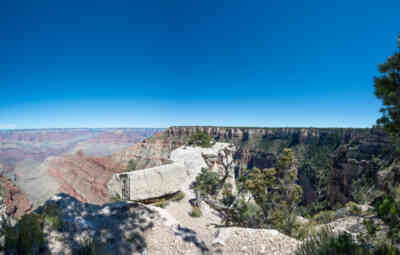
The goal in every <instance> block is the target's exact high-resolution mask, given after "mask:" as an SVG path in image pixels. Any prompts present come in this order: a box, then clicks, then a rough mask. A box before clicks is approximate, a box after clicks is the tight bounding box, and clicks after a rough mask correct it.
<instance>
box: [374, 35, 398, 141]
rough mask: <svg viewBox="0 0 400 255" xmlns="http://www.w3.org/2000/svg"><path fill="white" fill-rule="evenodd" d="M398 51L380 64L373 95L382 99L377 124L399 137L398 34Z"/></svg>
mask: <svg viewBox="0 0 400 255" xmlns="http://www.w3.org/2000/svg"><path fill="white" fill-rule="evenodd" d="M398 49H399V50H398V51H397V52H395V53H394V54H393V55H392V56H390V57H388V59H387V60H386V61H385V62H384V63H383V64H381V65H379V72H380V73H381V74H382V75H381V76H380V77H375V78H374V87H375V95H376V97H377V98H379V99H381V100H382V104H383V107H382V108H381V110H380V111H381V113H382V115H383V116H382V117H381V118H379V119H378V120H377V124H378V125H379V126H381V127H383V128H385V130H386V131H388V132H389V133H390V134H391V135H393V136H396V137H400V36H399V37H398Z"/></svg>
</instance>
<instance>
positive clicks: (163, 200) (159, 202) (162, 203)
mask: <svg viewBox="0 0 400 255" xmlns="http://www.w3.org/2000/svg"><path fill="white" fill-rule="evenodd" d="M153 205H154V206H157V207H160V208H165V207H167V205H168V202H167V201H165V199H161V200H160V201H158V202H156V203H154V204H153Z"/></svg>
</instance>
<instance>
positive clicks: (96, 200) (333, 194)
mask: <svg viewBox="0 0 400 255" xmlns="http://www.w3.org/2000/svg"><path fill="white" fill-rule="evenodd" d="M196 132H205V133H207V134H208V135H210V136H211V137H212V138H213V139H214V140H215V141H217V142H227V143H231V144H233V145H234V146H235V151H234V152H233V154H232V157H233V166H232V167H233V172H234V175H235V177H236V178H238V177H240V176H243V175H246V174H247V172H248V171H249V170H250V169H252V168H253V167H257V168H260V169H264V168H271V167H276V165H277V162H278V159H279V154H280V152H281V151H282V150H283V148H286V147H288V148H291V149H292V150H293V151H294V152H295V156H296V158H297V165H298V169H299V183H300V184H301V186H302V188H303V190H304V197H303V202H304V203H305V204H307V203H310V202H315V201H326V200H328V201H330V203H331V204H334V203H337V202H340V203H346V202H347V201H349V200H351V199H352V198H353V197H352V188H351V186H352V182H353V179H355V178H358V177H360V176H364V177H365V178H369V177H368V176H370V177H371V171H372V172H373V171H376V169H377V166H374V165H373V164H374V163H373V162H372V161H373V158H377V157H378V158H382V160H383V161H384V162H386V164H389V163H390V162H391V159H389V158H387V157H386V158H384V157H383V155H391V151H393V148H392V147H391V141H390V139H389V137H388V136H387V135H385V134H384V133H383V132H382V131H380V130H376V129H350V128H349V129H338V128H336V129H335V128H246V127H243V128H241V127H203V126H191V127H170V128H168V129H166V130H162V129H109V130H107V129H99V130H98V129H76V130H75V129H73V130H40V131H32V130H28V131H7V132H5V131H2V132H0V138H1V143H0V144H1V146H0V163H1V165H2V176H3V178H5V179H7V181H8V182H10V183H14V184H15V187H16V188H17V189H18V190H19V192H20V193H21V194H24V196H25V198H26V199H27V200H28V201H30V202H31V203H32V207H37V206H39V205H40V204H42V203H43V202H44V201H46V200H47V199H49V198H50V197H51V196H52V195H54V194H55V193H57V192H64V193H67V194H70V195H71V196H74V197H76V198H78V199H79V200H81V201H82V202H89V203H93V204H103V203H105V202H107V201H110V199H111V195H110V192H109V190H108V188H107V183H108V182H109V180H110V179H111V178H112V176H113V175H115V174H117V173H121V172H124V171H126V169H127V167H128V162H129V161H133V162H135V164H136V169H145V168H152V167H159V166H163V165H167V164H171V163H172V161H171V152H172V151H174V150H176V149H177V148H179V147H181V146H183V145H185V144H186V143H187V141H188V139H189V138H190V136H192V135H193V134H195V133H196ZM384 152H386V153H384ZM349 162H352V163H349ZM368 169H369V173H370V174H369V175H368V174H365V173H366V172H368V171H367V170H368ZM371 169H372V170H371ZM373 169H375V170H373ZM364 170H365V171H364ZM327 176H334V180H335V181H334V182H333V181H330V182H329V181H328V178H327ZM364 177H363V178H364ZM371 178H372V177H371ZM371 178H370V179H371ZM374 178H375V177H373V178H372V179H371V180H372V181H374V182H376V180H375V179H374ZM24 203H25V202H24Z"/></svg>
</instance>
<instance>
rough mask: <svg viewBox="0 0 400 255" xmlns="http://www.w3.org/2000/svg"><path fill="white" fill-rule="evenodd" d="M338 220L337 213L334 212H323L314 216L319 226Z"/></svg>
mask: <svg viewBox="0 0 400 255" xmlns="http://www.w3.org/2000/svg"><path fill="white" fill-rule="evenodd" d="M335 219H336V213H335V212H334V211H329V210H326V211H321V212H319V213H317V214H315V215H314V216H313V220H315V221H316V222H318V223H319V224H327V223H329V222H332V221H334V220H335Z"/></svg>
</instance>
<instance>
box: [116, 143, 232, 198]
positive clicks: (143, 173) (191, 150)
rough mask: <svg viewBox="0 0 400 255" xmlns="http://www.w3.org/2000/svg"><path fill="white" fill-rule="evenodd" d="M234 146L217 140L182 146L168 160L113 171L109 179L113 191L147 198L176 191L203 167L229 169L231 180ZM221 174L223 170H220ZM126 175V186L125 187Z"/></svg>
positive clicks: (184, 185)
mask: <svg viewBox="0 0 400 255" xmlns="http://www.w3.org/2000/svg"><path fill="white" fill-rule="evenodd" d="M234 151H235V147H234V146H232V145H231V144H228V143H216V144H214V145H213V146H212V147H211V148H201V147H186V146H182V147H180V148H178V149H176V150H174V151H172V152H171V156H170V160H171V161H172V163H171V164H167V165H162V166H157V167H152V168H147V169H143V170H136V171H132V172H125V173H120V174H115V175H114V176H113V177H112V179H111V180H110V182H109V183H108V189H109V190H110V192H111V193H112V194H113V195H116V194H117V195H118V196H119V197H123V198H126V195H123V189H125V190H127V193H128V194H129V198H128V200H136V201H140V200H146V199H151V198H157V197H161V196H164V195H168V194H173V193H175V192H178V191H182V190H187V189H188V187H189V186H190V184H191V183H192V182H193V181H194V179H195V178H196V176H197V175H198V174H199V173H200V171H201V169H202V168H203V167H205V168H209V167H211V169H212V170H213V171H218V172H221V171H230V174H229V178H228V180H230V183H233V184H234V181H233V180H234V176H233V166H232V164H233V163H232V162H233V157H232V155H233V152H234ZM221 175H222V174H221ZM124 178H126V179H127V182H128V185H129V186H128V187H124V184H123V183H124V181H123V179H124Z"/></svg>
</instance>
